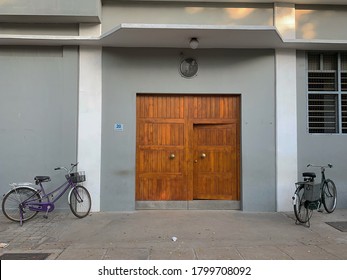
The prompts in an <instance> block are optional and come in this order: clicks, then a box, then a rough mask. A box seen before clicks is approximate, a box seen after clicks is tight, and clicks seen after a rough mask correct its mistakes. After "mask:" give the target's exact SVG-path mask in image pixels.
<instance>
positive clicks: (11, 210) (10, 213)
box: [1, 187, 41, 222]
mask: <svg viewBox="0 0 347 280" xmlns="http://www.w3.org/2000/svg"><path fill="white" fill-rule="evenodd" d="M26 201H35V202H41V196H40V194H39V193H38V192H37V191H36V190H34V189H31V188H27V187H19V188H16V189H13V190H11V191H10V192H8V193H7V194H6V195H5V197H4V199H3V201H2V204H1V208H2V212H3V213H4V215H5V217H6V218H8V219H9V220H11V221H15V222H19V221H20V220H21V211H20V207H22V214H23V217H22V222H24V221H28V220H30V219H32V218H34V217H35V216H36V215H37V213H38V212H37V211H31V210H30V209H29V207H26V206H25V204H23V202H26Z"/></svg>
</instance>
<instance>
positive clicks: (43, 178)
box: [34, 176, 51, 185]
mask: <svg viewBox="0 0 347 280" xmlns="http://www.w3.org/2000/svg"><path fill="white" fill-rule="evenodd" d="M34 180H35V182H36V185H37V184H38V183H41V182H49V181H50V180H51V178H50V177H49V176H36V177H35V178H34Z"/></svg>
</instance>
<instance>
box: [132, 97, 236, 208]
mask: <svg viewBox="0 0 347 280" xmlns="http://www.w3.org/2000/svg"><path fill="white" fill-rule="evenodd" d="M137 96H184V97H186V96H207V97H221V96H222V97H237V98H238V108H237V109H238V119H237V121H238V123H237V130H238V134H237V135H238V136H237V139H236V141H237V148H238V159H237V160H238V192H239V200H193V184H194V182H193V176H194V174H193V168H194V166H193V160H194V159H193V153H191V152H189V150H190V149H191V148H192V145H193V134H194V130H193V129H194V125H197V124H229V123H230V121H229V120H216V119H203V120H198V119H189V118H188V121H187V125H186V128H185V133H187V134H186V135H187V137H188V145H187V147H186V148H185V149H186V152H187V156H186V161H187V162H186V163H185V164H186V165H187V171H186V172H187V176H188V180H187V181H188V193H187V200H182V201H178V200H176V201H172V200H170V201H159V200H158V201H138V200H136V198H135V208H136V209H138V210H142V209H192V210H194V209H195V210H198V209H205V210H207V209H211V210H216V209H221V210H239V209H241V199H242V176H241V175H242V174H241V166H242V162H241V161H242V154H241V151H242V149H241V138H242V137H241V136H242V134H241V116H242V114H241V108H242V99H241V94H199V93H197V94H185V93H182V94H177V93H173V94H170V93H163V94H158V93H137V94H136V98H137ZM186 103H188V102H185V105H184V106H186V108H185V109H188V104H186ZM136 118H137V117H136ZM136 135H137V131H136ZM136 137H137V136H136ZM137 145H138V144H137V141H136V174H135V182H136V183H135V188H137V157H138V154H137ZM135 193H136V192H135Z"/></svg>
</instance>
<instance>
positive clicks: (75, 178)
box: [65, 171, 86, 183]
mask: <svg viewBox="0 0 347 280" xmlns="http://www.w3.org/2000/svg"><path fill="white" fill-rule="evenodd" d="M65 177H66V179H68V180H69V179H70V180H71V181H72V182H73V183H81V182H84V181H85V180H86V175H85V173H84V171H79V172H74V173H70V174H68V175H66V176H65Z"/></svg>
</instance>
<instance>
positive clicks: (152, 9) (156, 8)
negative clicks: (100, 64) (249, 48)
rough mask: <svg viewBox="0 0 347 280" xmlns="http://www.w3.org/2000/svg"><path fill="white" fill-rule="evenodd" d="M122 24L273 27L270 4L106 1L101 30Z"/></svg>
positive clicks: (103, 8)
mask: <svg viewBox="0 0 347 280" xmlns="http://www.w3.org/2000/svg"><path fill="white" fill-rule="evenodd" d="M121 23H152V24H154V23H158V24H197V25H200V24H203V25H261V26H264V25H273V6H272V5H271V4H260V5H259V4H255V3H252V4H247V3H242V4H239V3H236V4H235V3H203V2H199V3H193V2H187V3H178V2H172V3H167V2H166V3H165V2H161V3H158V2H142V3H141V2H130V1H120V2H118V1H104V3H103V7H102V30H103V32H107V31H109V30H110V29H112V28H114V27H116V26H118V25H119V24H121Z"/></svg>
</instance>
